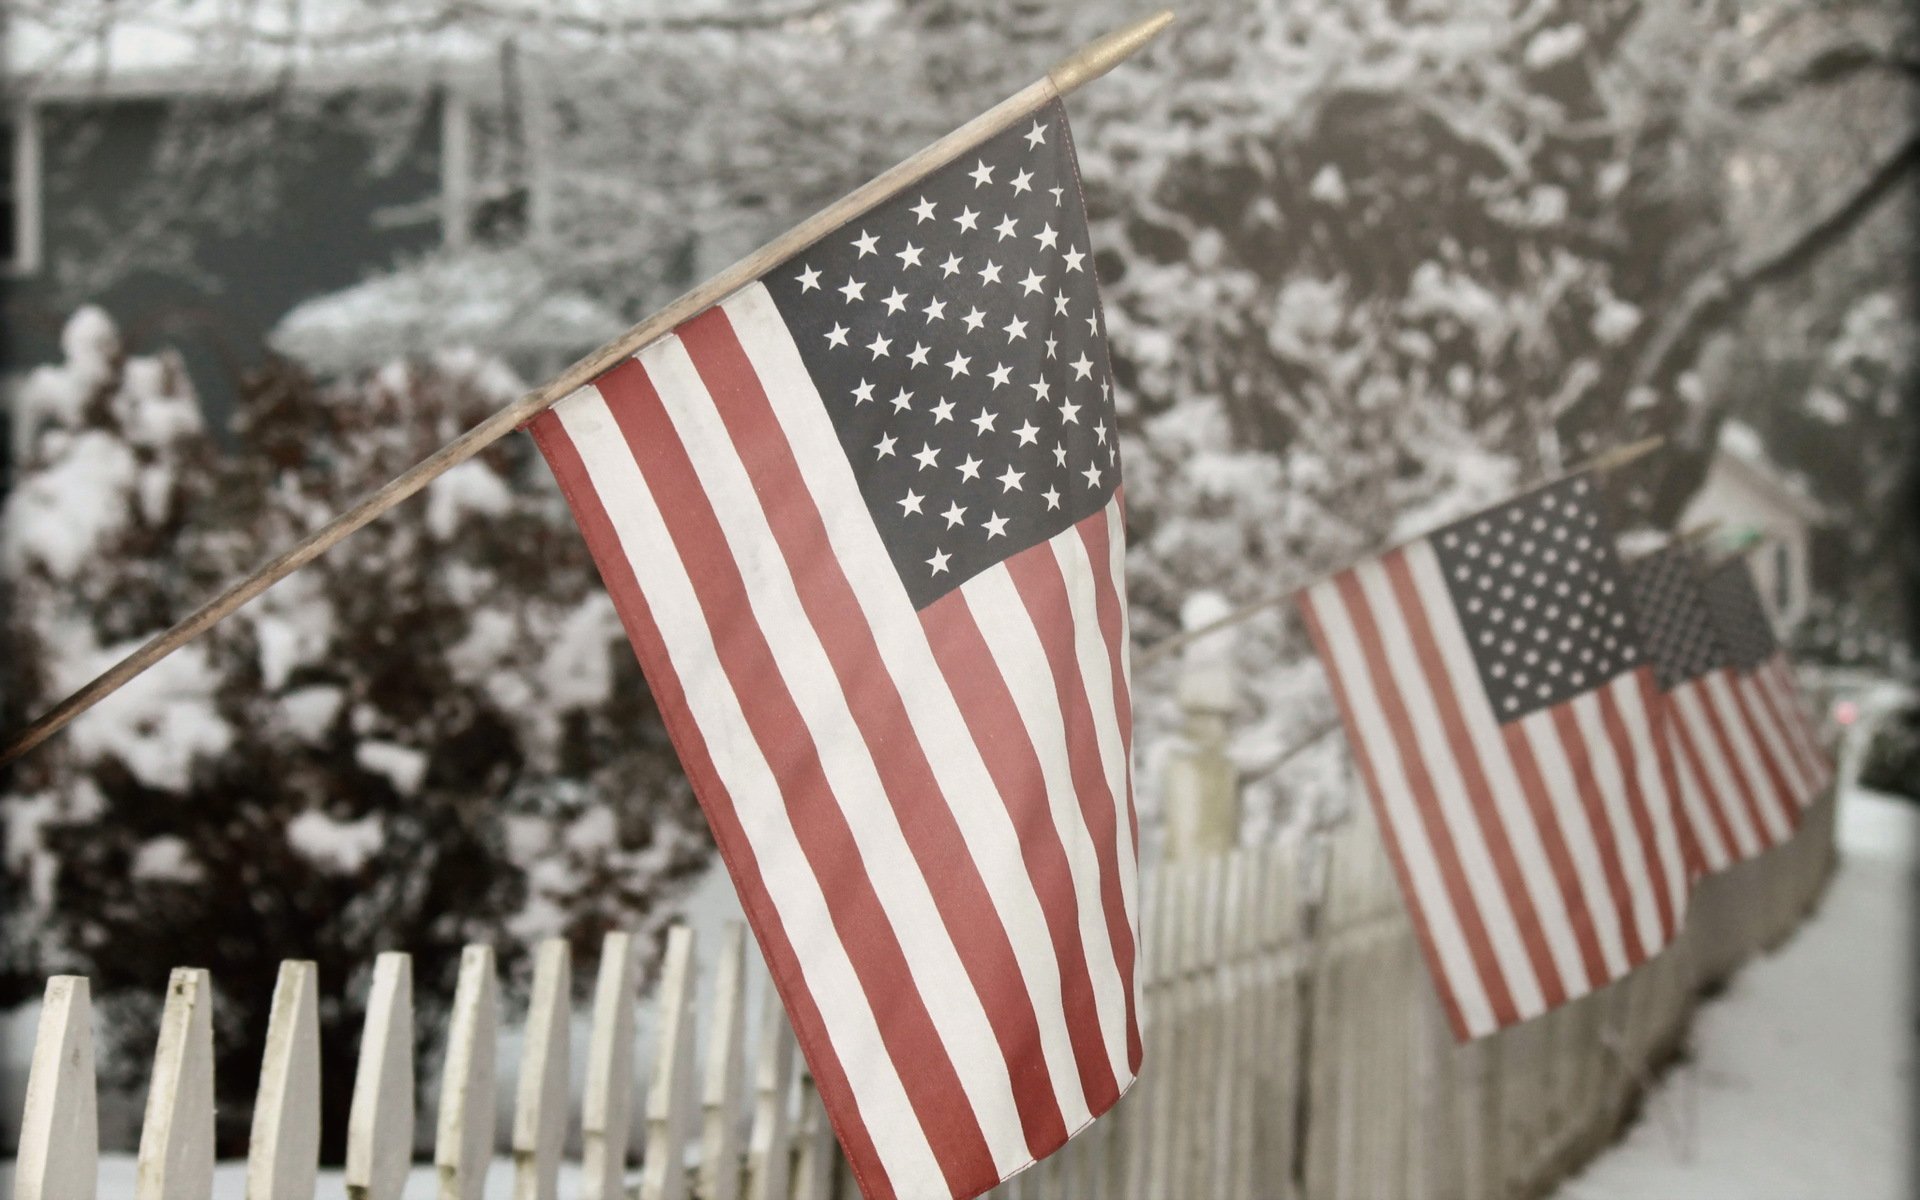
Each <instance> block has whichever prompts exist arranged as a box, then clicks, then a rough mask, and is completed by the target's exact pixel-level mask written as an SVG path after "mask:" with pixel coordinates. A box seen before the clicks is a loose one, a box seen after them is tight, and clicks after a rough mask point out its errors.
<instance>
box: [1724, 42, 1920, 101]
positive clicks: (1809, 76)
mask: <svg viewBox="0 0 1920 1200" xmlns="http://www.w3.org/2000/svg"><path fill="white" fill-rule="evenodd" d="M1869 72H1881V73H1885V74H1890V75H1896V76H1903V77H1905V78H1906V79H1908V80H1910V81H1916V82H1920V55H1916V54H1914V53H1912V52H1901V51H1893V50H1888V49H1886V48H1885V47H1882V46H1876V45H1873V44H1871V43H1868V42H1846V43H1842V44H1839V45H1833V46H1825V47H1822V48H1821V49H1820V50H1818V51H1815V52H1814V53H1813V54H1811V55H1809V56H1808V57H1807V58H1805V59H1803V60H1802V61H1801V62H1800V63H1799V64H1798V65H1797V66H1795V67H1793V68H1792V69H1791V70H1787V71H1782V72H1780V73H1779V74H1777V75H1774V76H1772V77H1770V78H1768V79H1766V80H1764V81H1762V82H1760V83H1758V84H1755V85H1754V86H1752V87H1750V88H1747V89H1746V90H1745V91H1742V92H1741V93H1740V94H1739V95H1737V96H1735V97H1734V98H1733V107H1734V108H1735V109H1737V110H1738V111H1740V112H1747V113H1753V112H1761V111H1765V110H1767V109H1771V108H1777V107H1779V106H1780V105H1782V104H1785V103H1787V102H1788V101H1790V100H1792V99H1793V98H1794V97H1796V96H1799V95H1803V94H1805V92H1806V90H1807V89H1808V88H1823V87H1833V86H1835V85H1836V84H1840V83H1844V82H1846V81H1847V80H1849V79H1853V78H1855V77H1856V76H1859V75H1862V74H1866V73H1869Z"/></svg>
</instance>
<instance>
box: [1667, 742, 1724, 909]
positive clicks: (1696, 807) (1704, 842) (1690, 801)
mask: <svg viewBox="0 0 1920 1200" xmlns="http://www.w3.org/2000/svg"><path fill="white" fill-rule="evenodd" d="M1670 719H1671V720H1672V722H1673V724H1672V726H1671V732H1672V736H1673V739H1674V741H1675V742H1676V743H1677V742H1680V741H1682V740H1683V739H1684V740H1686V741H1687V742H1688V744H1691V738H1690V736H1689V735H1688V733H1687V731H1686V730H1685V729H1683V728H1681V726H1680V719H1679V717H1678V715H1675V716H1673V717H1672V718H1670ZM1674 767H1675V770H1676V771H1677V772H1678V774H1679V776H1680V803H1681V805H1682V807H1683V808H1684V809H1685V810H1686V816H1687V827H1688V829H1690V830H1691V831H1692V833H1693V839H1694V841H1696V842H1698V843H1700V857H1701V858H1702V859H1703V860H1704V865H1705V866H1706V869H1707V870H1709V871H1719V870H1722V869H1724V868H1725V867H1727V866H1728V865H1729V864H1731V863H1732V862H1733V855H1732V853H1731V852H1730V851H1729V850H1728V849H1727V843H1726V839H1725V838H1723V837H1722V836H1721V835H1720V826H1719V825H1718V824H1717V823H1716V822H1715V821H1714V819H1713V812H1712V811H1711V810H1710V809H1709V808H1708V807H1707V805H1708V800H1707V792H1706V786H1705V785H1704V784H1702V783H1701V782H1700V777H1699V775H1698V774H1696V773H1695V772H1694V769H1693V759H1692V758H1690V757H1688V756H1687V755H1686V754H1685V753H1684V752H1681V753H1679V754H1676V756H1675V762H1674Z"/></svg>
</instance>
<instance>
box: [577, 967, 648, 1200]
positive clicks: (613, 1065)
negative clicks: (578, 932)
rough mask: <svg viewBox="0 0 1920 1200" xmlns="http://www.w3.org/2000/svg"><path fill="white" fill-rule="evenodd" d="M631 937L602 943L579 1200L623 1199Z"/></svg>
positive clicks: (630, 1080)
mask: <svg viewBox="0 0 1920 1200" xmlns="http://www.w3.org/2000/svg"><path fill="white" fill-rule="evenodd" d="M635 970H636V966H635V961H634V947H633V937H632V936H631V935H630V934H626V933H619V932H615V933H610V934H608V935H607V936H606V940H605V941H603V942H602V943H601V944H600V973H599V975H598V977H597V978H596V979H595V981H594V986H593V1028H592V1032H591V1033H590V1034H589V1035H588V1045H587V1083H586V1092H585V1095H584V1097H583V1098H582V1101H581V1105H580V1140H581V1149H582V1160H583V1163H582V1166H583V1172H584V1175H585V1178H584V1181H583V1183H582V1185H581V1192H580V1195H581V1200H624V1198H625V1196H626V1174H627V1143H628V1141H629V1140H630V1138H631V1136H632V1132H633V1094H634V1072H633V1007H634V992H635V988H634V975H635Z"/></svg>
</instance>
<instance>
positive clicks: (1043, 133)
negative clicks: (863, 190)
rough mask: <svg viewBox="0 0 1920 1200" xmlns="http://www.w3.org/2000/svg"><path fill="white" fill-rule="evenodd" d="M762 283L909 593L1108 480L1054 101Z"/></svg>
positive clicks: (1049, 526)
mask: <svg viewBox="0 0 1920 1200" xmlns="http://www.w3.org/2000/svg"><path fill="white" fill-rule="evenodd" d="M762 282H763V283H764V284H765V286H766V288H767V290H768V291H769V292H770V293H771V294H772V296H773V299H774V303H775V304H776V305H777V306H778V307H779V310H780V315H781V317H782V319H783V320H784V321H785V322H786V324H787V326H788V328H789V329H790V330H792V333H793V336H794V340H795V341H796V343H797V344H798V345H799V348H800V356H801V359H802V361H803V362H804V363H805V365H806V368H807V373H808V374H809V375H810V376H811V377H812V380H813V383H814V386H815V387H816V388H817V389H818V390H819V393H820V397H821V400H822V401H823V402H824V403H825V405H826V408H827V412H828V415H829V416H830V417H831V419H832V421H833V425H834V429H835V431H836V433H837V434H838V436H839V439H840V446H841V449H842V450H844V451H845V453H846V456H847V461H848V462H849V463H851V464H852V467H853V471H854V475H855V477H856V479H857V480H858V482H859V486H860V493H861V495H862V497H863V498H864V499H865V500H866V503H867V509H868V511H869V513H871V514H872V517H873V520H874V523H875V525H876V526H877V527H878V528H879V531H880V535H881V538H882V540H883V541H884V542H885V544H886V547H887V551H888V553H889V555H890V556H891V558H892V560H893V565H894V569H895V570H896V571H898V572H899V575H900V579H901V582H902V583H903V584H904V585H905V587H906V590H907V593H908V595H909V596H910V597H911V598H912V600H913V603H914V605H915V607H917V608H925V607H926V606H927V605H929V604H931V603H933V601H935V600H937V599H939V598H940V597H941V596H943V595H945V594H946V593H948V592H949V591H951V590H952V589H954V588H956V587H958V586H959V585H960V584H962V583H964V582H966V581H967V580H968V579H971V578H972V577H973V576H975V575H977V574H979V573H980V572H981V571H984V570H986V569H987V568H989V567H991V566H993V565H995V564H996V563H999V562H1001V561H1003V560H1004V559H1007V558H1009V557H1011V556H1012V555H1014V554H1016V553H1018V552H1020V551H1022V550H1025V549H1027V548H1029V547H1031V546H1035V545H1038V544H1039V543H1041V542H1044V541H1046V540H1048V539H1049V538H1052V537H1054V536H1055V535H1057V534H1060V533H1062V532H1064V531H1065V530H1067V529H1069V528H1070V527H1072V525H1073V524H1074V523H1075V522H1077V521H1079V520H1081V519H1083V518H1085V517H1089V516H1092V515H1093V514H1094V513H1097V512H1099V511H1101V509H1102V508H1104V507H1105V506H1106V503H1107V501H1108V499H1109V498H1110V497H1111V496H1112V495H1113V492H1114V489H1115V488H1116V487H1117V486H1118V485H1119V482H1120V459H1119V448H1118V440H1119V438H1118V434H1117V431H1116V430H1115V427H1114V405H1113V395H1112V393H1113V384H1112V375H1111V371H1110V370H1109V366H1108V362H1107V344H1106V335H1105V327H1104V321H1103V318H1102V315H1101V312H1100V301H1099V295H1098V291H1097V288H1096V286H1095V283H1094V277H1093V260H1092V254H1091V248H1090V246H1089V244H1088V237H1087V221H1086V210H1085V207H1084V205H1083V203H1082V200H1081V196H1080V183H1079V172H1078V168H1077V166H1076V165H1075V162H1074V156H1073V143H1072V140H1071V138H1070V136H1069V134H1068V131H1067V123H1066V120H1065V111H1064V109H1062V107H1061V106H1060V104H1059V102H1058V101H1055V102H1054V103H1052V104H1050V105H1048V106H1047V107H1045V108H1043V109H1041V110H1039V111H1038V112H1037V113H1035V114H1034V115H1033V116H1032V117H1031V118H1029V119H1026V120H1023V121H1020V122H1016V123H1015V125H1014V126H1013V127H1012V128H1010V129H1008V130H1007V131H1006V132H1004V133H1001V134H999V135H998V136H996V137H994V138H993V139H991V140H990V141H987V142H985V143H983V144H981V145H980V146H979V147H977V148H975V149H974V150H971V151H969V152H968V153H966V154H965V155H963V156H962V157H961V158H959V159H957V160H955V161H954V162H953V163H951V164H949V165H947V166H945V167H943V168H941V169H940V170H939V171H937V172H935V173H934V174H932V175H930V176H928V177H927V178H926V179H925V180H923V181H921V182H920V183H919V184H917V185H914V186H912V187H909V188H907V189H906V190H905V191H904V192H902V193H901V194H900V195H898V196H896V197H894V198H893V199H892V200H889V201H888V202H887V203H885V204H883V205H881V206H880V207H878V208H876V209H874V210H873V211H871V212H869V213H867V214H866V215H865V216H863V217H860V218H858V219H857V220H854V221H851V222H849V223H848V224H846V225H844V226H842V227H841V228H840V229H838V230H836V231H834V232H833V233H831V234H829V235H827V236H826V237H824V238H822V239H821V240H820V241H818V242H816V243H814V244H813V245H812V246H810V247H809V248H807V249H806V250H804V251H802V252H801V253H799V254H797V255H795V256H794V257H793V258H791V259H789V260H788V261H787V262H785V263H783V264H782V265H780V266H779V267H776V268H774V269H773V270H772V271H770V272H768V274H767V275H766V276H765V278H764V279H763V280H762Z"/></svg>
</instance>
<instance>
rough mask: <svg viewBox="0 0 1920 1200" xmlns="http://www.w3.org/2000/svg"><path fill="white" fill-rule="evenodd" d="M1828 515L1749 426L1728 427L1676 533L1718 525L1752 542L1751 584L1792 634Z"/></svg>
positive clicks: (1808, 598)
mask: <svg viewBox="0 0 1920 1200" xmlns="http://www.w3.org/2000/svg"><path fill="white" fill-rule="evenodd" d="M1828 520H1829V517H1828V514H1827V511H1826V510H1825V509H1824V508H1822V507H1821V506H1820V505H1819V504H1818V503H1817V502H1815V501H1814V500H1813V499H1812V498H1811V497H1810V496H1809V495H1808V493H1807V489H1806V487H1805V486H1804V485H1803V484H1802V483H1801V481H1800V480H1799V479H1798V478H1797V477H1796V476H1794V475H1793V474H1792V473H1791V472H1789V471H1787V470H1785V469H1784V468H1782V467H1780V466H1779V465H1778V464H1776V463H1774V462H1773V461H1772V460H1771V459H1770V458H1769V457H1768V456H1767V453H1766V448H1765V447H1764V446H1763V445H1762V444H1761V442H1760V435H1759V434H1758V433H1756V432H1755V431H1754V430H1753V428H1752V427H1751V426H1748V425H1744V424H1741V423H1740V422H1737V421H1728V422H1727V423H1726V424H1724V425H1722V426H1721V428H1720V440H1719V443H1718V445H1717V446H1716V447H1715V449H1714V455H1713V459H1712V461H1711V462H1709V464H1708V466H1707V475H1706V479H1705V481H1704V482H1702V483H1701V485H1700V490H1699V491H1697V492H1696V493H1694V497H1693V499H1692V501H1690V502H1689V503H1688V505H1687V507H1686V509H1685V511H1684V512H1683V513H1682V515H1681V518H1680V525H1679V528H1681V529H1691V528H1693V527H1695V526H1698V525H1702V524H1705V523H1707V522H1709V521H1712V522H1717V523H1718V532H1719V533H1720V535H1721V536H1723V537H1724V536H1730V535H1751V536H1757V537H1758V538H1759V539H1761V540H1760V542H1759V544H1758V545H1757V546H1755V547H1754V548H1753V550H1752V551H1750V552H1749V561H1750V562H1751V563H1752V565H1753V574H1754V580H1755V582H1756V583H1757V584H1758V586H1759V589H1760V596H1761V599H1762V600H1763V601H1764V602H1765V603H1766V605H1767V610H1768V612H1769V614H1770V615H1771V616H1772V617H1773V621H1774V626H1775V628H1777V629H1778V630H1779V631H1780V633H1781V635H1782V636H1783V637H1784V636H1788V635H1790V634H1791V632H1792V630H1793V628H1794V626H1796V625H1797V624H1799V622H1800V620H1801V619H1802V618H1803V617H1805V616H1806V615H1807V609H1808V606H1809V605H1810V604H1811V602H1812V599H1813V582H1812V560H1811V557H1810V549H1811V544H1812V541H1813V539H1814V538H1815V537H1816V536H1817V534H1818V532H1819V530H1820V528H1821V527H1822V526H1823V525H1825V524H1826V523H1827V522H1828Z"/></svg>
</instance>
